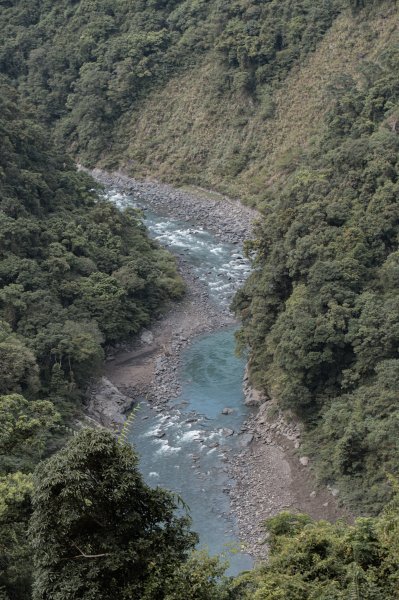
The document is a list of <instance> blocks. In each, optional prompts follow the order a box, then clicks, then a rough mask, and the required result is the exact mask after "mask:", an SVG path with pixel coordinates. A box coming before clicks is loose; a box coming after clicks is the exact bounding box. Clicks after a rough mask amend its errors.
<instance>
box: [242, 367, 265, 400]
mask: <svg viewBox="0 0 399 600" xmlns="http://www.w3.org/2000/svg"><path fill="white" fill-rule="evenodd" d="M243 390H244V404H245V405H246V406H261V405H262V404H263V403H264V402H266V401H267V400H268V398H266V396H265V395H264V394H263V392H260V391H259V390H256V389H255V388H253V387H252V386H251V384H250V382H249V376H248V367H247V368H246V369H245V373H244V384H243Z"/></svg>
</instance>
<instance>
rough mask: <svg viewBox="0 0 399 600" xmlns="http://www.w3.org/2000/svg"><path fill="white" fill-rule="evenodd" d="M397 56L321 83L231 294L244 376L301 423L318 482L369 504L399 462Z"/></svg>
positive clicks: (382, 494)
mask: <svg viewBox="0 0 399 600" xmlns="http://www.w3.org/2000/svg"><path fill="white" fill-rule="evenodd" d="M398 58H399V54H398V52H397V50H396V49H395V48H392V49H390V50H385V51H384V52H383V53H382V54H381V55H380V57H379V59H378V61H377V62H376V63H375V64H374V65H372V66H370V69H369V70H368V72H367V75H366V77H367V80H366V79H365V78H363V80H361V81H358V82H355V81H354V80H353V79H352V78H338V79H337V80H336V81H335V82H332V83H331V89H330V96H331V108H330V110H329V112H328V113H327V115H326V123H325V131H324V134H323V135H322V136H320V138H319V139H318V140H315V141H314V143H313V145H311V147H310V148H309V149H308V151H307V153H306V155H304V157H303V158H302V160H301V163H300V165H299V166H298V167H296V168H294V170H293V172H292V173H291V174H290V175H288V176H287V177H286V178H285V180H284V182H283V183H282V184H280V185H279V186H276V187H275V189H274V190H273V193H270V192H269V195H270V199H271V204H270V205H269V207H268V208H266V209H265V214H264V218H263V219H262V221H261V222H260V224H259V225H258V229H257V239H256V240H255V241H254V242H252V244H249V245H248V250H249V252H251V251H253V252H254V267H255V268H254V272H253V274H252V276H251V277H250V278H249V280H248V282H247V283H246V285H245V287H244V289H243V290H242V291H241V292H239V294H238V295H237V297H236V299H235V308H236V310H237V312H238V313H239V314H240V315H241V316H242V318H243V321H244V328H243V331H242V332H241V333H240V335H239V339H240V344H241V346H243V345H245V344H247V345H248V346H249V347H250V350H251V359H250V360H251V371H252V377H253V380H254V382H255V383H256V384H258V385H260V386H261V387H263V389H264V390H265V391H266V392H269V393H270V392H271V393H273V394H274V395H275V396H276V397H277V398H279V400H280V401H281V404H282V406H283V407H285V408H288V409H291V410H293V411H295V412H296V413H297V415H299V416H300V417H301V418H302V419H303V420H304V421H305V423H306V425H307V430H308V437H307V444H308V451H309V452H310V453H312V454H313V455H314V460H315V462H316V463H318V466H319V474H320V476H321V477H322V479H323V481H324V482H330V483H331V482H334V483H335V484H336V483H338V486H339V487H340V488H341V489H342V491H343V496H344V498H345V499H346V500H347V501H349V502H350V503H351V504H352V505H353V506H356V507H359V506H360V507H362V509H363V510H365V511H367V512H375V511H376V510H378V509H379V508H380V507H381V506H382V505H383V503H384V500H385V499H386V497H387V494H388V489H387V486H386V485H385V483H384V479H385V476H386V475H385V474H386V472H387V471H388V472H392V473H395V474H397V473H398V471H397V468H398V467H397V465H398V461H399V454H398V452H399V447H398V444H397V432H398V423H397V402H396V400H395V398H397V393H398V380H397V373H398V370H399V369H398V367H399V362H398V359H399V355H398V347H399V304H398V298H397V271H398V265H397V254H398V239H399V228H398V223H399V208H398V207H399V205H398V200H397V199H398V194H399V188H398V175H399V164H398V152H399V138H398V135H397V131H396V115H397V110H398V106H399V77H398V72H399V71H398ZM331 458H332V459H331Z"/></svg>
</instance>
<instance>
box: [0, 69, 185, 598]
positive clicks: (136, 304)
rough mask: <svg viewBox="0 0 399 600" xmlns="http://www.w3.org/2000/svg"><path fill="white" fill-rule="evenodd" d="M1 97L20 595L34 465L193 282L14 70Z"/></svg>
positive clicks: (5, 479) (9, 524) (5, 332)
mask: <svg viewBox="0 0 399 600" xmlns="http://www.w3.org/2000/svg"><path fill="white" fill-rule="evenodd" d="M0 98H1V99H0V106H1V110H0V132H1V152H0V208H1V210H0V287H1V289H0V373H1V376H0V422H1V427H0V448H1V461H0V594H1V593H2V592H1V590H2V586H3V585H4V586H5V587H6V589H8V590H9V591H10V590H11V598H14V597H19V596H18V593H20V592H21V589H22V590H25V592H26V588H27V587H28V583H27V582H28V581H29V578H30V570H31V569H30V560H29V554H30V550H28V549H27V546H26V536H27V520H28V518H29V513H30V500H29V497H30V492H31V488H32V483H31V475H30V473H31V471H32V469H33V468H34V467H35V466H36V464H37V462H38V461H39V459H40V458H41V457H43V456H45V455H46V454H48V453H49V452H52V451H54V449H55V448H56V447H57V446H58V445H59V443H60V440H61V439H62V437H65V433H66V432H67V429H66V428H65V426H66V425H69V424H71V417H73V416H75V417H76V416H78V415H80V414H81V412H82V408H81V403H82V399H83V394H84V392H85V389H86V386H87V384H88V382H89V380H90V377H92V376H94V375H96V374H98V373H99V369H100V367H101V365H102V360H103V357H104V350H103V348H104V345H105V344H107V343H112V342H115V341H118V340H122V339H125V338H127V337H129V336H130V335H131V334H133V333H135V332H137V331H138V330H139V329H140V327H141V326H143V325H144V324H147V323H148V322H149V320H150V318H151V316H153V315H155V314H157V311H159V310H160V309H162V307H163V306H164V305H165V303H166V302H167V301H169V300H170V299H172V298H176V297H179V296H180V295H181V294H182V292H183V284H182V281H181V279H180V277H179V276H178V275H177V272H176V267H175V262H174V259H173V258H172V257H171V256H170V255H169V254H167V253H166V252H165V251H164V250H162V249H160V248H159V247H158V246H157V245H156V244H155V243H154V242H152V241H150V240H149V238H148V237H147V234H146V232H145V230H144V226H143V224H142V222H141V218H140V215H139V214H137V213H136V212H135V211H134V210H130V211H128V210H127V211H124V212H121V211H119V210H118V209H117V208H116V207H115V206H114V205H112V204H111V203H110V202H108V201H107V200H106V199H105V198H104V197H102V196H101V195H99V193H98V192H97V191H96V190H95V189H94V188H93V186H94V185H95V184H94V181H93V180H92V179H91V178H90V177H88V176H86V175H84V174H81V173H77V171H76V169H75V168H74V166H73V164H72V162H71V160H70V159H69V158H68V157H67V156H66V155H65V154H64V153H62V152H59V151H57V150H56V148H55V147H54V146H53V145H52V144H51V143H50V142H49V141H48V137H49V135H48V133H47V132H46V131H45V130H43V129H42V127H41V126H39V125H38V124H37V123H36V122H35V120H34V111H32V109H31V108H29V107H28V106H26V105H24V104H23V103H22V102H20V100H19V98H18V94H17V93H16V91H15V89H14V88H12V87H11V86H10V85H9V83H8V82H7V81H6V80H5V79H4V78H3V79H1V81H0ZM18 590H20V592H18ZM21 593H22V592H21ZM2 597H3V596H2Z"/></svg>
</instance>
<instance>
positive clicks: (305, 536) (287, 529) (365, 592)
mask: <svg viewBox="0 0 399 600" xmlns="http://www.w3.org/2000/svg"><path fill="white" fill-rule="evenodd" d="M397 520H398V499H397V495H396V496H395V498H394V500H393V501H392V502H391V504H390V505H388V506H387V507H386V508H385V509H384V511H383V513H382V514H381V516H380V517H377V518H361V519H357V520H356V522H355V524H354V525H346V524H344V523H341V522H338V523H335V524H331V523H327V522H325V521H318V522H314V521H312V520H311V519H310V518H309V517H307V516H306V515H292V514H290V513H282V514H281V515H278V516H277V517H273V518H271V519H269V520H268V521H267V523H266V528H267V531H268V532H269V542H270V551H271V555H270V559H269V561H268V563H267V564H266V565H263V566H261V567H260V568H259V567H258V568H257V569H255V570H254V571H253V572H251V573H248V574H244V575H241V576H239V577H238V578H237V579H236V580H235V581H234V582H233V584H232V586H231V589H232V597H233V598H234V597H237V598H240V599H241V600H245V599H249V598H251V599H255V600H280V599H281V600H347V599H349V598H350V599H352V598H354V599H360V598H361V599H362V600H383V599H385V598H396V597H397V590H398V567H399V562H398V553H397V547H396V545H395V542H393V539H394V538H395V532H396V533H397Z"/></svg>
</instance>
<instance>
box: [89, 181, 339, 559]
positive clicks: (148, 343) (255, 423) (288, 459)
mask: <svg viewBox="0 0 399 600" xmlns="http://www.w3.org/2000/svg"><path fill="white" fill-rule="evenodd" d="M93 174H94V175H95V177H96V178H97V179H98V180H100V181H101V182H102V183H104V184H105V185H107V186H108V187H113V188H115V189H117V190H120V191H121V192H122V193H127V194H132V195H133V196H134V197H135V198H137V199H138V200H139V201H140V200H145V203H146V205H149V206H151V207H152V208H153V209H154V210H157V211H158V212H161V213H163V214H165V215H168V216H170V217H173V218H175V217H176V215H177V216H178V218H179V219H180V220H182V221H190V222H194V223H195V224H196V225H199V226H201V227H203V228H204V229H207V230H210V231H212V232H213V234H214V235H215V236H217V237H218V239H220V240H221V241H223V242H229V243H230V244H235V245H237V247H238V248H239V245H240V244H242V242H243V241H244V240H245V239H247V238H248V237H249V236H250V234H251V222H252V221H253V219H254V218H255V217H256V213H255V212H254V211H253V210H252V209H249V208H247V207H244V206H242V205H240V204H239V203H237V202H234V201H231V200H229V199H225V198H223V197H217V199H214V198H209V197H208V196H206V195H204V196H197V195H194V194H193V193H187V192H184V191H181V190H173V189H172V188H170V187H169V186H164V185H162V184H158V183H156V182H155V183H154V182H137V181H135V180H132V179H130V178H128V177H126V176H125V175H123V174H120V173H117V174H113V175H111V174H107V173H104V172H100V171H95V172H94V173H93ZM238 257H239V254H238ZM177 258H178V264H179V270H180V273H181V275H182V276H183V278H184V279H185V281H186V285H187V294H186V296H185V298H184V299H183V300H182V301H181V302H180V303H178V304H176V305H175V306H173V307H172V308H170V309H169V310H168V311H167V312H166V314H165V315H164V316H163V318H162V319H161V320H159V321H157V322H155V323H154V324H153V326H152V327H151V329H150V330H149V331H144V332H143V334H142V336H141V338H140V339H138V340H136V341H135V342H133V343H131V344H128V345H124V346H119V347H118V348H115V349H113V350H112V351H111V352H110V353H109V355H108V360H107V363H106V369H105V377H106V380H107V381H109V382H112V384H113V385H114V386H116V388H117V389H118V390H120V391H121V392H122V395H123V397H124V398H126V402H125V404H124V403H123V401H122V402H119V404H118V402H117V403H115V415H114V416H115V421H116V423H118V422H119V423H120V421H121V418H123V417H121V415H120V414H119V415H118V411H120V412H123V411H124V410H125V409H126V408H127V407H128V406H129V405H131V404H132V402H134V401H138V400H140V399H143V398H146V399H148V400H149V401H150V402H151V404H152V406H153V409H154V410H155V411H157V412H159V413H164V414H165V415H167V413H168V400H169V399H170V398H176V397H177V396H178V395H179V394H180V392H181V384H180V380H179V371H180V366H181V356H182V351H183V350H184V349H185V348H186V347H187V346H188V345H189V344H190V343H191V342H192V340H193V339H194V338H196V337H197V336H198V335H200V334H203V333H206V332H214V331H217V330H218V329H221V328H223V327H226V326H229V325H233V324H234V322H235V321H234V318H233V317H232V315H231V314H230V313H229V311H228V303H227V304H226V303H225V304H222V305H218V304H216V303H215V302H214V300H213V298H212V295H211V294H210V290H209V286H208V285H207V284H206V282H204V281H202V280H201V278H199V277H198V274H197V273H196V271H195V270H194V269H193V268H192V266H191V265H190V264H189V263H188V261H187V260H186V258H185V254H184V252H181V253H180V252H179V253H178V255H177ZM238 260H241V259H240V258H238ZM107 385H108V384H107ZM247 392H248V393H251V390H249V389H248V390H247ZM261 402H262V404H261V406H260V407H258V410H257V409H254V413H253V414H252V415H251V416H250V417H249V418H248V419H247V421H246V422H245V423H244V424H243V426H242V427H241V429H240V430H239V431H235V432H233V435H235V436H237V440H238V441H239V444H238V446H239V447H240V450H239V451H238V452H236V453H231V452H226V453H225V455H224V459H223V460H225V463H226V469H227V471H228V472H229V473H230V475H231V477H232V478H233V479H234V481H235V486H232V487H227V488H226V489H225V493H226V494H229V496H230V506H231V510H232V511H233V513H234V514H235V516H236V518H237V521H238V527H239V532H240V538H241V539H242V541H243V542H244V543H245V545H246V547H247V550H248V552H249V553H250V554H251V555H252V556H253V557H255V558H256V559H261V558H264V557H265V556H266V555H267V546H265V545H264V544H263V541H264V531H263V528H262V522H263V521H264V520H265V519H266V518H267V517H269V516H272V515H275V514H277V513H278V512H280V511H281V510H284V509H285V510H291V511H300V512H307V513H309V514H310V515H311V516H313V517H315V518H327V519H332V520H334V519H336V518H337V517H339V516H342V514H343V513H342V511H340V509H339V508H338V507H337V502H336V499H335V497H334V496H333V495H332V494H330V493H329V492H328V491H327V490H318V489H317V488H316V484H315V482H314V479H313V476H312V472H311V468H310V467H311V465H309V462H308V460H307V459H306V457H303V456H301V455H300V433H299V430H298V428H297V426H295V425H293V424H292V425H287V424H286V423H285V421H284V419H283V418H282V416H281V415H280V414H279V413H278V412H276V410H272V409H273V404H272V403H270V402H263V401H262V400H261Z"/></svg>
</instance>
